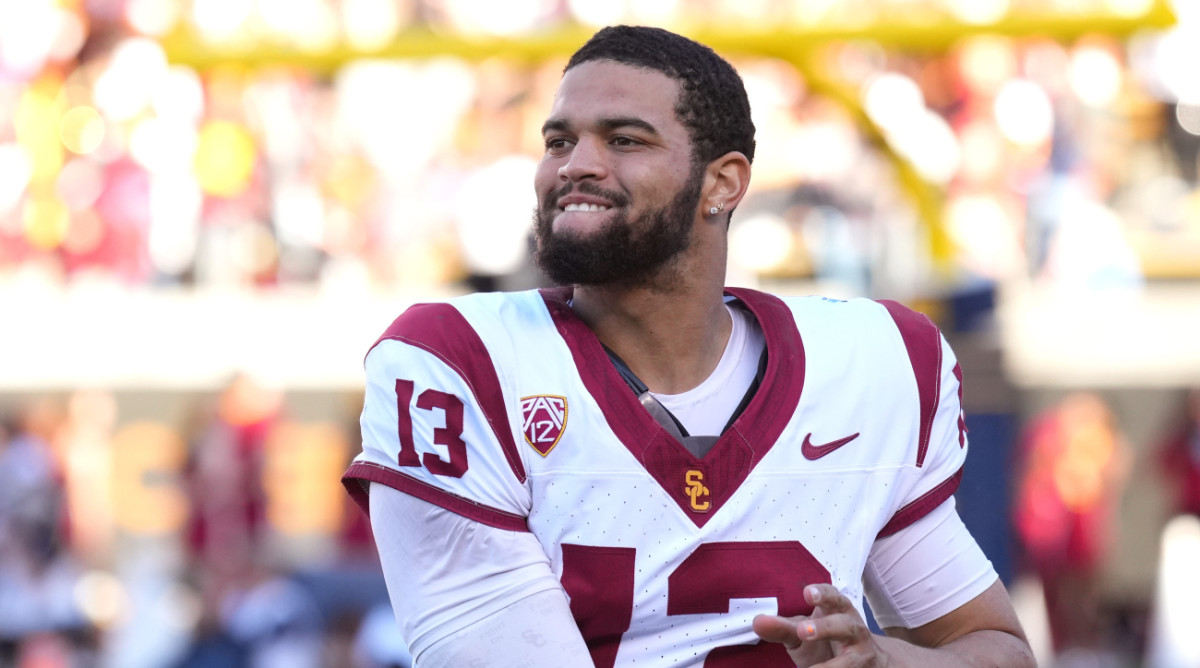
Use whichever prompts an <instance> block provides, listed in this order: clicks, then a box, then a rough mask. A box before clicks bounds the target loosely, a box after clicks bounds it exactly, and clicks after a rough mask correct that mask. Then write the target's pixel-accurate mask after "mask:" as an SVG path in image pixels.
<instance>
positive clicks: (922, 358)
mask: <svg viewBox="0 0 1200 668" xmlns="http://www.w3.org/2000/svg"><path fill="white" fill-rule="evenodd" d="M882 303H883V305H884V306H885V307H886V308H887V309H888V311H889V313H890V314H891V316H892V319H893V320H894V321H895V323H896V327H897V329H898V330H899V332H900V337H901V338H902V339H903V342H904V348H905V350H906V352H907V353H908V358H909V362H910V365H911V367H912V373H913V379H914V380H915V383H916V390H917V399H918V401H917V409H918V411H919V414H918V416H917V421H916V424H917V432H916V435H915V436H916V443H915V448H914V450H915V451H913V452H911V453H910V461H909V462H908V464H909V466H908V469H907V473H908V474H907V475H906V476H905V477H904V482H903V488H902V490H901V492H900V497H899V501H900V503H899V505H898V506H897V508H896V510H895V511H894V512H893V514H892V517H891V519H890V520H889V521H888V522H887V523H886V524H885V525H884V527H883V528H882V529H881V530H880V532H879V537H881V538H882V537H886V536H890V535H892V534H894V533H896V532H897V531H900V530H901V529H904V528H905V527H907V526H909V525H911V524H913V523H914V522H916V521H917V520H919V519H921V518H922V517H924V516H925V515H926V514H928V513H929V512H931V511H932V510H933V509H935V508H937V507H938V506H940V505H941V504H943V503H944V502H945V501H946V500H947V499H949V498H950V497H951V496H952V495H953V494H954V493H955V491H957V490H958V485H959V482H960V481H961V480H962V474H963V466H964V464H965V463H966V458H967V431H966V422H965V419H964V417H963V413H962V407H961V404H962V370H961V368H960V367H959V365H958V360H957V358H956V357H955V355H954V351H953V350H951V348H950V345H949V344H948V343H947V342H946V339H945V337H943V336H942V334H941V332H940V331H939V330H938V328H937V327H936V326H935V325H934V324H933V323H932V322H931V321H930V320H929V318H927V317H925V316H924V315H922V314H920V313H917V312H915V311H912V310H909V309H907V308H905V307H903V306H900V305H899V304H897V303H895V302H886V301H885V302H882Z"/></svg>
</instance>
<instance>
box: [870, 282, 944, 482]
mask: <svg viewBox="0 0 1200 668" xmlns="http://www.w3.org/2000/svg"><path fill="white" fill-rule="evenodd" d="M879 303H880V304H882V305H883V306H884V308H886V309H887V310H888V313H889V314H891V316H892V320H894V321H895V322H896V328H897V329H899V330H900V337H901V338H902V339H904V347H905V348H907V349H908V359H909V361H910V362H911V363H912V368H913V375H914V376H915V377H916V381H917V397H918V398H919V400H920V406H921V423H920V431H919V432H918V435H919V436H918V439H919V440H918V442H917V466H918V467H920V466H922V465H924V464H925V453H926V452H927V451H928V450H929V435H930V433H931V432H932V430H933V417H934V415H936V414H937V408H938V399H939V397H941V385H942V335H941V333H940V332H939V331H938V328H937V327H936V326H935V325H934V324H933V323H932V322H930V320H929V318H927V317H925V316H924V315H923V314H921V313H917V312H916V311H913V310H911V309H909V308H908V307H906V306H902V305H901V304H899V303H897V302H894V301H891V300H890V299H881V300H879Z"/></svg>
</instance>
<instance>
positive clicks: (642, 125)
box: [542, 116, 659, 136]
mask: <svg viewBox="0 0 1200 668" xmlns="http://www.w3.org/2000/svg"><path fill="white" fill-rule="evenodd" d="M596 125H598V126H600V128H601V129H602V130H616V129H618V128H637V129H639V130H642V131H643V132H647V133H649V134H652V135H654V136H658V134H659V132H658V129H657V128H655V127H654V126H653V125H651V124H649V123H647V122H646V121H644V120H642V119H640V118H637V117H636V116H614V117H611V118H601V119H600V120H598V121H596ZM570 129H571V124H570V122H568V121H567V120H566V119H565V118H551V119H549V120H548V121H546V122H545V123H543V124H542V134H546V133H547V132H566V131H569V130H570Z"/></svg>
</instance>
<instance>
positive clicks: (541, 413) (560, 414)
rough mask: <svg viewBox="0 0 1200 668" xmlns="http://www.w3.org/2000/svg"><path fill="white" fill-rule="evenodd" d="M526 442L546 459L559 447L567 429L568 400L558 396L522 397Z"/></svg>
mask: <svg viewBox="0 0 1200 668" xmlns="http://www.w3.org/2000/svg"><path fill="white" fill-rule="evenodd" d="M521 415H522V416H524V423H523V426H522V430H523V431H524V432H525V442H526V443H528V444H529V445H531V446H533V449H534V450H537V451H538V454H539V455H541V456H543V457H545V456H546V455H548V454H550V451H551V450H553V449H554V446H556V445H558V441H559V439H561V438H562V435H563V431H565V430H566V428H567V398H566V397H560V396H558V395H556V394H536V395H534V396H532V397H521Z"/></svg>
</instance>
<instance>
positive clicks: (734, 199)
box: [700, 151, 750, 217]
mask: <svg viewBox="0 0 1200 668" xmlns="http://www.w3.org/2000/svg"><path fill="white" fill-rule="evenodd" d="M748 187H750V160H749V159H748V158H746V156H745V155H743V154H742V153H741V152H740V151H730V152H728V153H726V154H725V155H723V156H721V157H719V158H717V159H716V160H713V161H712V162H710V163H708V168H707V169H706V170H705V173H704V188H703V190H702V191H701V195H700V206H701V207H702V208H703V213H704V215H706V216H707V215H709V213H708V212H709V211H710V210H711V209H712V207H717V208H718V209H719V213H718V214H717V215H718V216H721V217H727V216H728V214H729V212H730V211H733V209H734V207H736V206H737V205H738V204H740V203H741V201H742V198H743V197H745V196H746V189H747V188H748Z"/></svg>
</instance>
